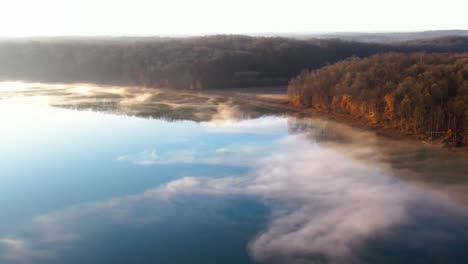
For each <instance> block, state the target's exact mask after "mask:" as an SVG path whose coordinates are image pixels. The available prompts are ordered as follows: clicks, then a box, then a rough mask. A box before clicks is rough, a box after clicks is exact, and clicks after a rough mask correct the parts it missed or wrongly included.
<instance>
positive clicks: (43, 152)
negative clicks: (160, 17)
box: [0, 97, 468, 264]
mask: <svg viewBox="0 0 468 264" xmlns="http://www.w3.org/2000/svg"><path fill="white" fill-rule="evenodd" d="M0 120H2V124H1V126H0V129H1V130H0V212H1V217H0V260H1V261H0V263H6V264H10V263H34V264H41V263H48V264H49V263H52V264H53V263H96V264H98V263H99V264H103V263H140V264H141V263H322V262H324V263H353V262H354V263H395V262H407V263H409V262H411V263H466V262H468V253H467V251H466V248H468V217H467V216H468V207H467V204H466V196H464V193H465V190H467V189H466V186H467V184H466V182H467V177H468V175H467V174H466V172H467V170H466V168H467V167H468V165H467V163H466V160H465V159H463V158H458V157H456V156H454V155H451V154H450V153H446V152H443V151H440V150H434V149H426V148H422V147H420V146H418V145H414V146H413V145H411V144H409V143H404V144H402V146H405V147H401V148H399V145H398V143H397V142H396V141H395V142H393V141H391V140H390V139H384V138H380V137H378V136H376V135H375V134H374V133H372V132H366V131H359V130H356V129H354V128H349V127H345V126H342V125H339V124H335V123H332V122H327V121H321V120H315V119H299V118H295V117H288V116H264V117H260V118H256V119H249V120H239V119H230V118H226V119H217V120H212V121H207V122H198V123H197V122H194V121H190V120H186V121H175V122H168V121H164V120H159V119H145V118H140V117H132V116H126V115H118V114H113V113H101V112H94V111H77V110H68V109H61V108H56V107H51V106H50V105H49V104H48V103H47V100H45V99H44V98H41V97H37V98H36V97H29V98H10V99H4V100H2V101H0ZM330 131H331V132H330ZM333 132H335V133H333ZM338 132H339V133H338ZM336 133H338V134H340V135H339V137H344V140H343V139H342V138H340V140H338V139H337V138H336V137H329V138H327V135H335V134H336ZM324 135H325V137H324ZM350 135H352V136H350ZM335 136H336V135H335ZM408 145H410V147H408ZM421 153H423V154H421ZM408 155H410V158H409V160H408ZM411 155H413V156H414V157H417V162H418V163H417V164H418V165H417V166H416V167H412V166H411V164H413V163H412V161H413V160H416V158H414V157H413V156H411ZM421 155H422V156H421ZM400 156H403V157H404V158H400ZM421 157H422V158H421ZM421 159H422V160H421ZM405 162H406V163H408V164H406V163H405ZM447 162H452V163H453V164H455V165H456V168H454V167H451V168H449V169H447V167H444V166H446V165H447ZM427 164H431V166H433V167H434V168H439V170H436V169H430V170H429V171H428V170H424V169H422V170H419V167H427ZM455 165H454V166H455ZM440 168H444V169H440ZM433 171H439V172H438V174H437V175H435V174H434V175H432V174H431V173H433ZM426 176H427V177H426ZM429 176H430V177H429ZM450 176H456V178H457V179H458V181H457V182H454V183H453V182H452V184H447V183H446V182H445V181H444V180H443V179H444V177H450ZM434 178H436V179H442V180H440V181H434V180H433V179H434Z"/></svg>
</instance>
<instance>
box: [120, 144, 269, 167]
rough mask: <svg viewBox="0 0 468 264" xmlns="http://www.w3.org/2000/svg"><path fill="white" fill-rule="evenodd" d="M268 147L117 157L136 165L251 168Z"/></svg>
mask: <svg viewBox="0 0 468 264" xmlns="http://www.w3.org/2000/svg"><path fill="white" fill-rule="evenodd" d="M267 149H268V147H266V146H262V145H257V144H245V145H243V144H240V145H226V146H224V147H219V148H215V149H210V148H208V147H207V146H202V147H198V148H197V147H196V146H191V147H188V148H181V149H172V150H169V151H165V152H160V153H158V152H157V151H156V149H154V148H152V149H148V150H144V151H142V152H140V153H134V154H126V155H121V156H119V157H117V159H116V160H117V161H121V162H131V163H133V164H136V165H161V164H204V165H225V166H250V164H251V162H252V160H255V159H256V158H257V157H258V156H259V155H262V154H265V153H266V151H267Z"/></svg>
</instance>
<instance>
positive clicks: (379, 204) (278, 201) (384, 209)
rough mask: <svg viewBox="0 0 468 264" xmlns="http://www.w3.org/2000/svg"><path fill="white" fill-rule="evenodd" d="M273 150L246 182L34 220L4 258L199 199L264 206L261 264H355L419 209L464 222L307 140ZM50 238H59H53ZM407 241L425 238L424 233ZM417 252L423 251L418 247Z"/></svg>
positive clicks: (382, 174) (192, 184) (148, 219)
mask: <svg viewBox="0 0 468 264" xmlns="http://www.w3.org/2000/svg"><path fill="white" fill-rule="evenodd" d="M273 145H274V146H273V147H272V150H271V154H269V155H267V156H265V157H258V158H257V159H256V160H253V161H251V164H252V166H253V167H252V172H251V173H250V174H249V175H248V176H242V177H229V178H216V179H214V178H208V177H207V178H204V177H201V178H200V177H199V178H194V177H185V178H182V179H179V180H175V181H172V182H170V183H168V184H166V185H165V186H162V187H158V188H155V189H150V190H147V191H145V192H144V193H141V194H137V195H132V196H128V197H124V198H116V199H113V200H110V201H107V202H102V203H94V204H87V205H81V206H77V207H74V208H69V209H65V210H63V211H58V212H55V213H51V214H46V215H43V216H41V217H38V218H37V219H36V220H35V223H34V226H35V229H34V230H35V231H34V232H37V233H36V234H35V236H37V237H38V238H39V239H36V240H34V241H21V240H19V239H17V238H15V240H11V241H18V242H15V243H19V245H22V247H21V248H20V249H21V250H19V249H18V247H12V246H11V243H10V244H8V243H7V242H5V240H4V241H3V242H2V244H3V250H4V251H5V252H6V253H4V256H5V257H6V258H9V259H7V260H10V261H13V260H21V257H20V256H15V253H16V254H23V255H24V258H23V260H30V259H33V258H36V255H34V254H32V253H28V251H27V250H26V249H29V248H30V249H35V248H43V247H44V243H46V242H44V241H47V243H48V245H49V246H50V247H51V248H54V249H57V248H60V247H61V246H62V244H63V243H73V242H74V241H75V240H77V239H86V237H80V229H81V228H83V225H86V224H84V223H86V222H88V221H89V219H93V218H96V217H98V218H103V219H104V220H103V221H104V222H115V221H117V222H120V223H125V224H129V223H133V224H135V223H140V224H142V223H153V224H154V223H157V221H158V219H160V218H164V217H166V216H165V214H164V212H165V210H167V208H171V207H174V206H177V205H176V203H173V201H174V199H179V198H180V197H196V196H198V195H205V196H214V197H225V196H232V195H243V196H249V197H256V198H257V199H260V200H261V201H263V202H264V203H265V204H267V205H268V206H269V207H270V208H271V210H272V213H271V216H270V221H269V224H268V225H267V226H266V227H265V229H264V230H262V231H260V233H259V234H258V235H257V236H256V237H254V238H253V239H252V241H251V242H250V243H249V251H250V252H251V254H252V256H253V257H254V258H255V259H256V260H258V261H261V262H266V263H276V262H279V263H309V262H312V263H314V261H325V262H331V263H353V262H359V254H358V253H359V251H360V250H361V249H362V248H363V247H364V246H365V244H366V242H367V241H368V240H369V239H373V238H374V237H379V236H386V235H387V234H389V233H391V232H392V230H394V229H397V228H398V227H399V226H401V225H404V224H406V223H411V222H412V221H417V219H414V217H415V216H414V215H413V214H412V213H411V211H412V210H414V208H417V207H418V206H420V205H423V204H432V205H433V206H435V207H436V208H444V210H448V211H453V212H454V215H457V214H458V215H462V216H468V215H467V214H466V207H465V208H460V207H455V206H454V205H453V203H452V202H451V201H449V200H448V199H446V198H444V197H443V196H439V195H436V194H433V193H427V192H424V191H423V190H422V189H420V188H417V187H415V186H411V185H408V184H406V183H405V182H402V181H401V180H399V179H398V178H395V177H394V176H393V175H392V174H391V173H390V172H389V171H387V170H385V169H382V168H380V167H378V166H372V165H370V164H366V163H363V162H359V161H357V160H354V159H352V158H350V157H349V156H347V155H346V154H343V153H342V152H340V151H337V150H335V149H333V148H330V147H326V146H322V145H320V144H317V143H315V142H311V141H310V140H308V139H307V136H306V135H304V134H300V135H290V136H286V137H284V138H282V139H281V140H279V141H277V142H276V143H274V144H273ZM150 153H152V152H150ZM154 156H155V157H157V155H156V154H154ZM142 204H144V206H145V207H149V208H151V209H150V210H149V211H150V212H151V213H150V214H147V215H146V214H144V215H141V214H138V213H136V211H135V210H139V209H138V208H141V206H142ZM146 210H148V208H146ZM455 212H456V213H455ZM425 217H431V216H430V215H426V216H425ZM91 222H93V223H94V222H95V221H94V220H93V221H91ZM51 234H61V236H64V237H60V236H59V237H56V238H55V239H50V236H51ZM412 235H413V236H416V237H417V236H418V235H419V236H421V237H422V233H417V232H415V233H414V234H412ZM48 237H49V238H48ZM10 239H11V238H10ZM19 241H21V242H19ZM31 243H32V244H31ZM46 248H47V247H46ZM421 250H427V248H426V249H425V248H424V246H422V249H421ZM55 253H57V252H55ZM55 253H54V254H55ZM28 254H29V255H28ZM54 254H52V253H50V256H53V255H54ZM25 262H27V261H25ZM18 263H21V261H18Z"/></svg>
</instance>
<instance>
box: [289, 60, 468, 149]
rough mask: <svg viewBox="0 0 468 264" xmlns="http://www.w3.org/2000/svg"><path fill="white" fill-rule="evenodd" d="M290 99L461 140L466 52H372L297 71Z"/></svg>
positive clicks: (465, 124) (467, 94) (466, 104)
mask: <svg viewBox="0 0 468 264" xmlns="http://www.w3.org/2000/svg"><path fill="white" fill-rule="evenodd" d="M288 93H289V97H290V99H291V102H292V103H293V104H294V105H295V106H297V107H300V108H314V109H318V110H323V111H327V112H331V113H340V114H345V115H348V116H350V117H353V118H355V119H361V120H364V121H366V122H368V123H370V124H374V125H380V126H384V127H391V128H395V129H398V130H399V131H400V132H402V133H405V134H417V135H421V137H425V138H429V137H431V134H430V132H431V131H440V132H443V134H442V133H441V134H433V135H432V136H433V137H437V136H439V137H446V140H448V141H455V142H456V144H461V143H462V142H463V141H464V139H463V137H464V133H465V132H467V131H468V53H463V54H426V53H416V54H410V55H409V54H401V53H388V54H378V55H374V56H371V57H369V58H363V59H359V58H351V59H347V60H344V61H342V62H338V63H336V64H334V65H329V66H325V67H323V68H321V69H318V70H314V71H308V72H303V73H301V74H300V75H299V76H297V77H296V78H294V79H292V80H291V81H290V83H289V86H288ZM455 142H453V143H455Z"/></svg>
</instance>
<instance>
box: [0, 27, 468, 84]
mask: <svg viewBox="0 0 468 264" xmlns="http://www.w3.org/2000/svg"><path fill="white" fill-rule="evenodd" d="M389 51H396V52H415V51H426V52H466V51H468V38H467V37H446V38H441V39H437V40H430V41H426V42H418V41H416V42H408V43H401V44H375V43H374V44H373V43H359V42H346V41H341V40H337V39H309V40H297V39H288V38H277V37H247V36H231V35H220V36H209V37H191V38H58V39H54V38H52V39H47V38H42V39H23V40H3V41H0V79H2V80H6V79H7V80H27V81H40V82H94V83H100V84H124V85H140V86H148V87H168V88H183V89H211V88H229V87H252V86H268V85H285V84H287V82H288V80H289V79H290V78H292V77H294V76H296V75H297V74H299V73H300V72H301V71H302V70H303V69H317V68H320V67H322V66H325V65H327V64H332V63H335V62H337V61H340V60H343V59H346V58H348V57H351V56H358V57H365V56H369V55H372V54H376V53H381V52H389Z"/></svg>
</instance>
